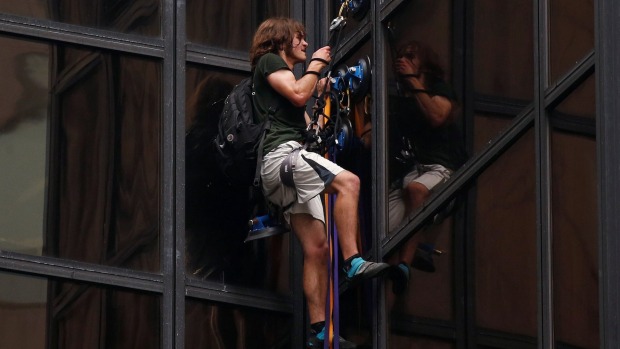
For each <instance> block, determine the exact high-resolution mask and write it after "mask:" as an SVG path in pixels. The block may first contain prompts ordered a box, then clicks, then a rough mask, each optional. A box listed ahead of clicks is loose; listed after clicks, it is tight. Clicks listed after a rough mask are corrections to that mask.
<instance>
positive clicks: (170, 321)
mask: <svg viewBox="0 0 620 349" xmlns="http://www.w3.org/2000/svg"><path fill="white" fill-rule="evenodd" d="M179 1H180V0H179ZM176 2H177V0H164V1H163V5H162V6H163V15H162V36H163V39H164V54H163V63H162V64H163V67H162V71H163V73H162V75H163V76H162V94H163V100H162V103H163V106H162V109H163V112H162V114H163V117H162V134H161V137H162V145H161V150H162V155H161V161H162V163H161V178H162V189H161V236H162V257H161V260H162V262H163V268H162V269H163V270H162V271H163V286H164V291H163V299H162V316H161V321H162V322H161V331H162V348H166V349H168V348H183V341H182V340H177V338H176V335H177V333H178V332H177V330H178V328H177V313H179V312H180V311H177V310H178V309H177V306H179V304H178V303H177V300H176V297H177V291H176V287H177V282H176V271H177V270H176V268H177V264H176V250H177V249H176V239H175V235H182V234H175V228H176V227H175V224H176V218H177V215H178V213H177V212H176V211H177V210H176V204H177V202H176V192H177V188H176V187H175V176H176V175H177V171H176V165H177V161H176V160H177V157H176V156H177V154H176V153H175V151H176V146H175V145H176V136H175V116H176V113H177V104H176V101H177V98H176V97H177V96H176V91H175V86H176V78H177V64H176V62H177V54H178V53H177V50H176V45H177V38H176V33H177V28H176V25H177V20H176V15H177V11H176ZM181 223H182V222H181ZM181 310H182V309H181ZM181 314H182V312H181ZM181 314H179V316H181Z"/></svg>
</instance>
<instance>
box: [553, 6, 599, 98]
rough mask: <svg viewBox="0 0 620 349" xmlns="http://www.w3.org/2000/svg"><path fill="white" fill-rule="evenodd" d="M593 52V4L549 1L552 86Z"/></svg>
mask: <svg viewBox="0 0 620 349" xmlns="http://www.w3.org/2000/svg"><path fill="white" fill-rule="evenodd" d="M593 49H594V2H592V1H589V0H578V1H562V0H550V1H549V62H550V66H549V83H550V86H553V84H554V83H555V82H556V81H557V80H559V79H560V78H561V77H562V76H563V75H565V74H567V73H568V72H569V71H570V70H571V69H572V68H573V67H574V66H575V65H576V64H577V63H578V62H580V61H581V60H582V59H583V58H584V57H585V56H586V55H587V54H588V53H589V52H590V51H592V50H593Z"/></svg>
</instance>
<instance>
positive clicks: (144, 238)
mask: <svg viewBox="0 0 620 349" xmlns="http://www.w3.org/2000/svg"><path fill="white" fill-rule="evenodd" d="M347 5H350V6H351V7H350V8H349V11H345V12H342V13H340V12H341V8H342V3H341V1H325V0H317V1H305V0H260V1H259V0H246V1H242V0H226V1H224V0H215V1H196V0H188V1H180V0H133V1H129V0H125V1H123V0H115V1H99V0H92V1H77V0H61V1H45V0H28V1H23V0H20V1H17V0H4V1H2V2H1V3H0V47H2V49H0V62H1V63H2V64H0V77H1V79H0V84H1V86H2V87H3V88H2V91H3V92H2V93H0V106H1V107H2V108H0V164H2V165H1V167H2V170H1V171H0V193H1V194H0V212H2V214H0V314H1V315H2V316H0V348H24V349H42V348H59V349H65V348H69V349H70V348H119V349H124V348H187V349H191V348H237V349H240V348H299V347H300V346H301V345H302V343H303V342H304V338H305V335H306V331H307V325H308V324H307V322H306V313H305V303H304V298H303V291H302V288H301V273H302V257H301V250H300V247H299V246H298V243H297V242H296V241H295V238H293V235H292V234H281V235H277V236H272V237H268V238H264V239H259V240H254V241H250V242H244V239H245V237H246V234H247V232H248V226H247V217H245V214H244V212H245V210H247V209H248V205H247V204H246V200H244V198H245V195H246V193H245V192H244V191H240V190H235V189H234V188H229V187H225V186H222V185H221V184H220V183H218V181H217V179H216V178H214V174H213V173H214V169H215V167H214V164H213V161H211V157H210V146H211V139H212V137H213V135H214V130H215V127H216V125H217V119H216V117H217V113H216V107H214V106H216V105H218V104H217V102H218V101H221V100H222V98H224V97H225V96H226V94H227V93H228V91H229V90H230V88H231V87H232V86H233V85H234V84H236V83H237V82H239V81H240V80H241V79H242V78H244V77H246V76H248V75H249V73H250V63H249V59H248V49H249V46H250V42H251V38H252V35H253V33H254V30H255V29H256V28H257V26H258V24H259V23H260V22H261V21H262V20H264V19H266V18H269V17H272V16H287V17H293V18H295V19H298V20H300V21H302V22H303V23H305V25H306V29H307V35H308V42H309V43H310V47H309V51H308V52H311V51H314V50H316V49H317V48H319V47H321V46H323V45H325V44H326V43H327V42H331V43H337V46H335V47H334V48H333V49H332V52H333V53H334V55H333V60H334V65H333V67H334V71H335V72H337V71H347V69H349V68H350V67H356V66H359V65H360V64H363V63H360V62H361V61H364V62H366V63H367V64H368V66H369V67H370V68H371V70H372V72H371V73H370V74H368V75H367V76H366V78H369V79H370V84H369V86H368V89H367V90H366V91H364V92H365V93H364V95H363V96H361V97H359V98H355V99H353V98H351V99H350V100H351V103H349V104H347V107H348V108H349V109H350V113H349V114H348V117H349V118H350V120H351V122H352V132H353V133H354V134H355V137H352V138H354V139H355V140H356V141H359V140H361V139H364V144H365V146H361V145H359V144H360V143H359V142H357V143H355V144H356V146H353V145H351V148H352V149H354V150H355V151H351V152H349V153H348V155H347V157H344V159H343V160H342V161H344V164H345V165H343V166H346V167H347V168H348V169H350V170H351V171H353V172H355V173H357V174H358V175H359V177H360V179H361V182H362V192H361V194H362V195H361V198H360V213H361V214H360V217H361V228H360V233H361V234H360V236H361V238H360V246H361V248H362V250H363V251H364V254H366V255H367V256H369V257H370V258H374V259H382V260H385V261H389V262H391V263H397V262H399V261H400V259H399V257H400V256H401V255H402V253H403V252H404V251H405V246H407V245H409V244H411V243H412V242H414V243H415V244H418V243H424V242H426V243H432V245H433V246H434V248H436V249H437V250H440V252H441V254H436V255H434V256H433V257H432V259H433V262H434V268H435V270H434V271H433V272H429V271H422V270H420V269H418V268H413V267H412V268H410V278H409V283H408V286H407V288H406V289H405V291H404V292H403V293H399V294H395V293H394V292H393V288H392V286H393V282H392V281H391V280H390V279H381V280H377V281H372V282H367V283H365V284H362V285H360V286H358V287H355V288H342V289H341V294H340V301H341V302H340V315H341V316H340V332H341V334H342V335H343V336H345V337H346V338H347V339H349V340H352V341H354V342H356V343H359V344H360V347H365V348H380V349H382V348H439V349H440V348H544V349H550V348H609V349H611V348H618V347H619V346H620V338H619V337H618V331H617V328H618V326H619V318H620V272H619V271H618V270H619V269H618V268H617V267H616V266H617V265H618V264H619V262H620V239H619V233H618V232H620V215H618V214H617V212H620V184H618V181H617V180H616V179H617V178H618V177H619V176H620V166H618V164H619V163H620V162H619V161H618V159H620V151H619V150H620V136H619V135H620V120H619V119H618V118H617V117H616V115H618V114H619V113H620V104H619V99H618V91H620V86H619V82H618V80H619V79H618V78H619V77H620V62H619V61H618V59H617V57H620V43H619V42H618V40H617V37H618V35H619V34H620V24H618V23H617V21H616V18H618V17H619V16H620V3H618V2H617V1H615V0H597V1H594V2H592V1H586V0H575V1H570V2H567V1H560V0H535V1H524V0H505V1H492V0H376V1H371V0H369V1H351V2H348V3H347ZM364 5H367V8H365V7H364ZM339 14H342V15H343V17H344V19H345V20H346V26H344V28H342V29H341V30H337V31H330V30H329V28H330V24H331V23H332V20H333V19H334V18H336V17H338V15H339ZM411 42H417V43H422V45H424V46H425V47H429V48H430V52H434V54H435V58H436V59H435V61H436V62H437V64H438V66H440V67H441V68H442V71H443V73H444V74H443V79H444V80H445V81H446V82H447V83H448V85H449V86H451V88H452V89H453V90H454V93H455V96H456V101H457V103H456V104H455V105H457V106H458V108H456V112H455V114H454V125H456V126H458V130H459V133H458V135H457V136H458V138H459V139H462V141H463V146H464V149H465V150H466V154H467V159H466V161H465V163H464V164H462V166H460V167H458V168H455V169H454V172H453V173H452V174H451V177H450V179H449V180H448V181H447V182H446V183H444V184H442V185H440V186H438V187H436V188H435V190H434V191H433V194H432V195H431V197H430V198H429V199H427V200H426V201H425V203H424V205H423V206H422V207H421V208H419V209H417V210H414V211H412V212H410V213H408V214H406V215H405V216H404V218H401V219H399V220H398V221H397V222H395V223H394V224H392V222H390V219H391V213H392V212H393V209H392V208H391V206H390V193H391V192H392V191H393V189H394V181H393V180H392V179H393V174H394V173H396V172H397V169H396V168H395V165H394V164H393V162H392V161H391V159H392V154H391V153H392V152H391V147H392V145H393V143H394V141H395V138H394V137H395V136H394V131H395V130H399V129H400V128H402V125H400V124H399V123H397V120H396V118H395V117H394V114H395V108H396V107H395V106H394V104H393V103H392V101H393V100H394V98H395V97H398V96H400V93H401V92H400V91H401V90H400V89H401V86H400V85H399V82H397V81H396V80H395V76H394V66H393V62H394V59H395V57H396V56H398V54H397V53H396V52H398V51H399V50H400V49H402V48H403V47H405V46H406V45H407V44H408V43H411ZM295 72H296V74H298V75H301V73H302V72H303V69H301V67H299V69H297V70H296V71H295ZM370 76H371V78H370ZM347 101H348V100H347ZM370 140H372V142H370ZM439 216H441V218H442V219H435V217H439ZM418 246H419V245H418ZM410 257H411V256H410Z"/></svg>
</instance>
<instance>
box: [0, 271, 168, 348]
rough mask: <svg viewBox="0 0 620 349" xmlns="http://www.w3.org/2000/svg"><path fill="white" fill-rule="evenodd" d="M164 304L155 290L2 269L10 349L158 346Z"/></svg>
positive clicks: (0, 292)
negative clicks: (150, 291) (135, 288)
mask: <svg viewBox="0 0 620 349" xmlns="http://www.w3.org/2000/svg"><path fill="white" fill-rule="evenodd" d="M160 308H161V301H160V298H159V297H157V296H155V295H152V294H147V293H141V292H133V291H127V290H124V289H122V290H121V289H114V288H103V287H96V286H93V285H90V284H83V283H76V282H64V281H54V280H52V279H45V278H39V277H29V276H23V275H19V274H13V273H5V272H2V273H0V313H2V316H1V317H0V338H2V347H6V348H20V349H43V348H67V349H71V348H76V349H77V348H101V349H104V348H118V349H124V348H127V349H129V348H136V347H145V348H159V347H160V343H161V340H160V334H159V332H160V331H159V329H160V324H159V319H160ZM85 324H88V326H85Z"/></svg>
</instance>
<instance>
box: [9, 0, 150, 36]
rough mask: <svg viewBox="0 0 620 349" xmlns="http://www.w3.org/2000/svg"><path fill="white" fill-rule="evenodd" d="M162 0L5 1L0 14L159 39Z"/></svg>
mask: <svg viewBox="0 0 620 349" xmlns="http://www.w3.org/2000/svg"><path fill="white" fill-rule="evenodd" d="M160 7H161V0H133V1H130V0H121V1H114V2H113V3H111V2H110V1H103V0H89V1H79V0H56V1H50V0H27V1H23V0H3V1H1V2H0V12H4V13H10V14H14V15H19V16H25V17H34V18H38V19H49V20H53V21H58V22H62V23H69V24H77V25H83V26H87V27H94V28H99V29H107V30H112V31H116V32H121V33H131V34H138V35H145V36H159V35H160V32H161V30H160V22H161V13H160V11H161V9H160Z"/></svg>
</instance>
